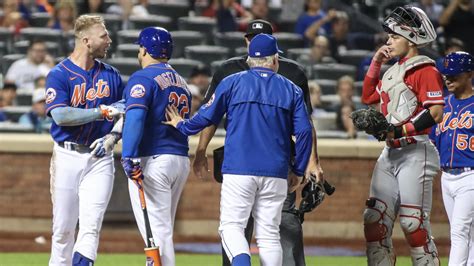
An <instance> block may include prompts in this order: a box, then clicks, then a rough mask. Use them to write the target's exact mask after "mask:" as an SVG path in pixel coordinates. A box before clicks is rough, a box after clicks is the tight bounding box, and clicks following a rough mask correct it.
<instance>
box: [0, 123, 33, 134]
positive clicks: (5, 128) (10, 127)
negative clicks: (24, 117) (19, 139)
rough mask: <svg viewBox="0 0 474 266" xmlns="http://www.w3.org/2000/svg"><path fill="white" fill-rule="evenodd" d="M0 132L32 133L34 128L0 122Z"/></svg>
mask: <svg viewBox="0 0 474 266" xmlns="http://www.w3.org/2000/svg"><path fill="white" fill-rule="evenodd" d="M0 132H5V133H33V132H34V128H33V127H31V126H26V125H20V124H18V123H15V122H8V121H7V122H0Z"/></svg>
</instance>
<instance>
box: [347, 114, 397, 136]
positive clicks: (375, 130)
mask: <svg viewBox="0 0 474 266" xmlns="http://www.w3.org/2000/svg"><path fill="white" fill-rule="evenodd" d="M350 118H352V122H353V123H354V126H355V127H356V128H357V129H358V130H363V131H365V132H366V133H367V134H370V135H372V136H374V137H375V138H376V139H378V140H385V139H386V138H387V133H388V132H391V131H393V129H394V126H393V125H392V124H390V123H389V122H388V121H387V119H386V118H385V116H384V115H383V114H382V113H381V112H379V111H377V110H375V109H373V108H369V109H360V110H356V111H354V112H352V113H351V115H350Z"/></svg>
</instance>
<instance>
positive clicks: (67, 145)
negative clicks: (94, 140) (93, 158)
mask: <svg viewBox="0 0 474 266" xmlns="http://www.w3.org/2000/svg"><path fill="white" fill-rule="evenodd" d="M58 145H59V147H61V148H64V149H66V150H70V151H75V152H78V153H90V152H91V151H92V149H91V148H89V146H86V145H83V144H77V143H74V142H70V141H61V142H58Z"/></svg>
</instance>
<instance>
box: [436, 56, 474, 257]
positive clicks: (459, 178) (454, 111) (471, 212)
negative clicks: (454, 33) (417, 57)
mask: <svg viewBox="0 0 474 266" xmlns="http://www.w3.org/2000/svg"><path fill="white" fill-rule="evenodd" d="M440 71H441V73H442V74H443V76H444V79H445V81H446V86H447V88H448V90H449V92H450V95H449V96H448V97H447V98H446V105H445V107H444V115H443V121H442V122H441V123H440V124H438V126H437V127H436V128H434V130H433V133H434V136H433V135H432V136H433V140H434V142H435V144H436V147H437V148H438V151H439V153H440V157H441V169H442V171H443V174H442V176H441V187H442V191H443V201H444V207H445V208H446V213H447V214H448V218H449V223H450V226H451V251H450V254H449V265H474V234H473V232H474V230H473V218H474V201H473V198H474V183H473V182H472V178H473V177H474V128H473V124H472V123H473V114H474V97H473V93H472V89H473V88H472V83H471V82H472V78H473V71H474V58H473V57H472V56H471V55H470V54H468V53H466V52H454V53H451V54H448V55H447V56H446V57H445V59H444V63H443V64H442V66H441V68H440Z"/></svg>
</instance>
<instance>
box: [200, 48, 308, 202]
mask: <svg viewBox="0 0 474 266" xmlns="http://www.w3.org/2000/svg"><path fill="white" fill-rule="evenodd" d="M246 60H247V55H243V56H239V57H233V58H230V59H228V60H226V61H224V62H223V63H222V64H221V65H220V66H219V68H218V69H217V71H216V73H214V75H213V76H212V81H211V84H210V85H209V88H208V89H207V92H206V95H205V96H204V100H203V102H202V104H205V103H207V102H208V101H209V99H210V98H211V96H212V94H214V92H215V91H216V88H217V85H219V83H220V82H221V80H223V79H224V78H225V77H227V76H230V75H232V74H235V73H238V72H241V71H244V70H249V69H250V67H249V66H248V65H247V63H246ZM278 63H279V68H278V74H280V75H282V76H283V77H285V78H287V79H289V80H291V81H292V82H293V83H295V84H296V85H297V86H298V87H300V88H301V89H302V90H303V97H304V101H305V103H306V110H307V112H308V116H309V117H311V114H312V113H313V107H312V106H311V100H310V97H309V88H308V78H307V77H306V74H305V72H304V70H303V68H302V67H301V66H300V65H299V64H298V63H296V62H295V61H293V60H290V59H288V58H285V57H282V56H279V57H278ZM295 200H296V193H295V192H293V193H290V194H288V197H287V198H286V200H285V203H284V205H283V211H288V210H293V209H294V208H295Z"/></svg>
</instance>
